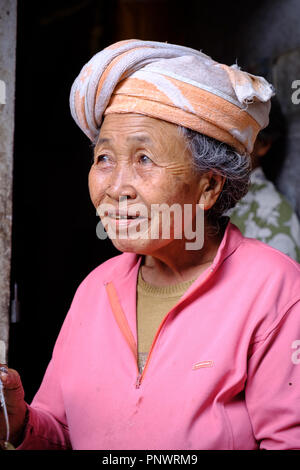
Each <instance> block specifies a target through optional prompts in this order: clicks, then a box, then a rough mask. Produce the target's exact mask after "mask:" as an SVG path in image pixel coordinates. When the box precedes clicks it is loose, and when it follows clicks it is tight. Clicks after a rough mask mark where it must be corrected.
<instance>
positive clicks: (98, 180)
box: [88, 168, 105, 207]
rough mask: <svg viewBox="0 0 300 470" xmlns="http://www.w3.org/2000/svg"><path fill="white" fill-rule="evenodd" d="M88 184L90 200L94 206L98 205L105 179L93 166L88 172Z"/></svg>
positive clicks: (103, 189) (102, 194)
mask: <svg viewBox="0 0 300 470" xmlns="http://www.w3.org/2000/svg"><path fill="white" fill-rule="evenodd" d="M88 186H89V193H90V198H91V201H92V203H93V204H94V206H95V207H98V206H99V204H100V202H101V201H102V199H103V196H104V194H105V181H104V178H103V177H101V176H100V175H99V174H97V171H96V170H95V169H94V168H91V170H90V172H89V177H88Z"/></svg>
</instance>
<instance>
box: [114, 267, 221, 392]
mask: <svg viewBox="0 0 300 470" xmlns="http://www.w3.org/2000/svg"><path fill="white" fill-rule="evenodd" d="M213 271H214V268H213V267H212V268H209V272H208V274H207V276H206V277H205V278H204V279H203V281H202V283H201V284H200V285H201V286H203V284H204V283H205V282H206V281H207V280H208V278H209V277H210V276H211V274H212V273H213ZM105 286H106V290H107V294H108V297H109V301H110V304H111V308H112V311H113V314H114V316H115V319H116V321H117V323H118V325H119V327H120V329H121V331H122V333H123V335H124V337H125V339H126V341H127V343H128V344H129V346H130V348H131V350H132V352H133V354H134V356H135V361H136V366H137V371H138V375H137V378H136V382H135V388H136V389H138V388H140V386H141V383H142V381H143V379H144V377H145V373H146V370H147V368H148V365H149V362H150V359H151V355H152V352H153V349H154V346H155V343H156V341H157V338H158V336H159V334H160V332H161V330H162V327H163V326H164V324H165V322H166V321H167V318H168V317H169V315H170V313H171V312H172V310H173V309H174V308H175V307H178V305H180V303H181V302H182V299H181V300H179V302H178V303H177V304H176V305H175V306H174V307H173V308H172V309H171V310H170V311H169V312H168V313H167V314H166V316H165V317H164V319H163V320H162V322H161V323H160V325H159V327H158V330H157V332H156V334H155V336H154V339H153V341H152V344H151V348H150V351H149V354H148V357H147V360H146V363H145V366H144V369H143V371H142V372H140V371H139V369H138V351H137V345H136V343H135V341H134V343H135V345H134V347H133V344H132V342H133V340H132V338H133V335H132V332H131V330H130V327H129V325H128V322H127V318H126V316H125V314H124V312H123V310H122V307H121V304H120V302H119V300H118V296H117V292H116V289H115V287H114V285H113V283H112V282H109V283H106V284H105ZM199 287H200V286H198V287H197V288H199ZM125 330H126V331H125ZM134 348H135V352H134V350H133V349H134Z"/></svg>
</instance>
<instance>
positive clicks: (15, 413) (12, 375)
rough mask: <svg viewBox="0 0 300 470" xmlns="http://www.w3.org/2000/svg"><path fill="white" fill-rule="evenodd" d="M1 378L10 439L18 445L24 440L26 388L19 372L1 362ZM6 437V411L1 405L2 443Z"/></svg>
mask: <svg viewBox="0 0 300 470" xmlns="http://www.w3.org/2000/svg"><path fill="white" fill-rule="evenodd" d="M0 380H1V382H2V387H1V388H3V392H4V397H5V403H6V409H7V414H8V419H9V430H10V437H9V441H10V442H11V443H12V444H13V445H15V446H17V445H19V444H20V443H21V441H22V436H23V431H24V427H25V417H26V409H27V407H26V403H25V401H24V389H23V386H22V382H21V379H20V376H19V374H18V372H17V371H15V370H13V369H8V368H7V366H5V365H4V364H0ZM0 386H1V384H0ZM6 439H7V429H6V423H5V413H4V409H3V407H0V443H3V442H4V441H6Z"/></svg>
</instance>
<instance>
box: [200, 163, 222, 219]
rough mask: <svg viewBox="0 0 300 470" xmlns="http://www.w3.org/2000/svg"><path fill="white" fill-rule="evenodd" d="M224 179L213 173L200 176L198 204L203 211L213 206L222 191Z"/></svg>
mask: <svg viewBox="0 0 300 470" xmlns="http://www.w3.org/2000/svg"><path fill="white" fill-rule="evenodd" d="M225 179H226V178H225V177H224V176H222V175H219V174H218V173H214V172H213V171H209V172H208V173H205V174H204V175H202V177H201V180H200V183H199V184H200V198H199V204H201V205H202V206H203V209H204V210H208V209H211V208H212V206H213V205H214V204H215V202H216V201H217V199H218V197H219V195H220V193H221V191H222V189H223V186H224V183H225Z"/></svg>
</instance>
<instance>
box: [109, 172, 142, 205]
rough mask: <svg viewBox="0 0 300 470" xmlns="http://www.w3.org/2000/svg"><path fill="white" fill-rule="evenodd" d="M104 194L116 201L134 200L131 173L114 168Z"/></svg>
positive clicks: (134, 193) (134, 191) (134, 194)
mask: <svg viewBox="0 0 300 470" xmlns="http://www.w3.org/2000/svg"><path fill="white" fill-rule="evenodd" d="M106 194H107V195H108V196H109V197H110V198H111V199H114V200H116V201H119V200H120V199H135V198H136V196H137V194H136V190H135V188H134V185H133V175H132V172H131V171H130V170H129V169H127V168H122V169H121V168H119V169H118V168H116V169H115V171H114V172H113V174H112V175H111V179H110V182H109V185H108V187H107V189H106Z"/></svg>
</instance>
